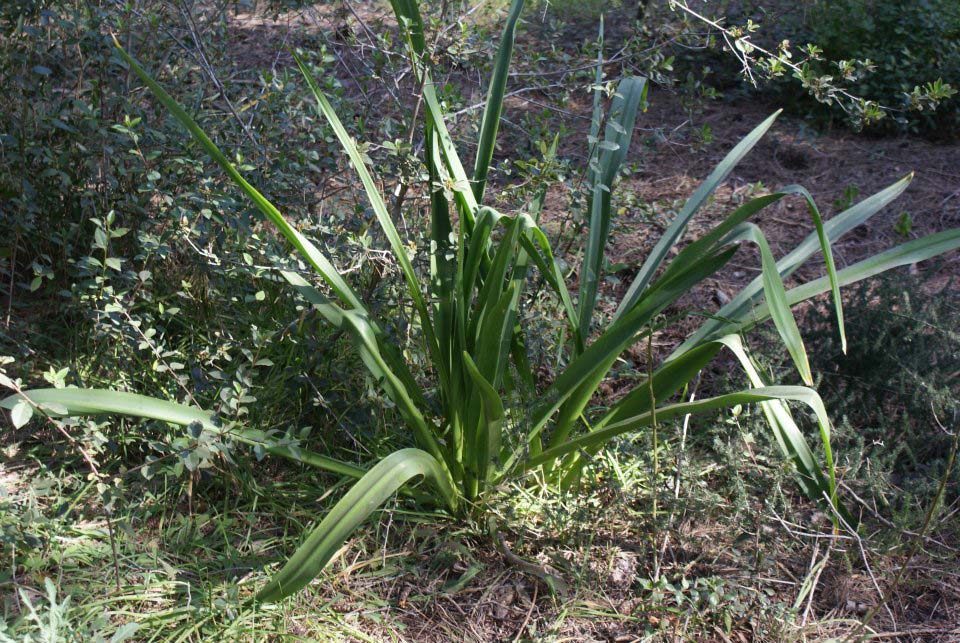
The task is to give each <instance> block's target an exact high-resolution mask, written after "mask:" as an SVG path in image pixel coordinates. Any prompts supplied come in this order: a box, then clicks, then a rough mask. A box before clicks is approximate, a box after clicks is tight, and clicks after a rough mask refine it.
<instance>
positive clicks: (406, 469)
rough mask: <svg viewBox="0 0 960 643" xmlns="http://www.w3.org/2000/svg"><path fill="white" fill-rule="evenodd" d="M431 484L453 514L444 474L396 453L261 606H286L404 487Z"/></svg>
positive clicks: (408, 453)
mask: <svg viewBox="0 0 960 643" xmlns="http://www.w3.org/2000/svg"><path fill="white" fill-rule="evenodd" d="M421 476H422V477H424V478H426V479H429V480H430V481H431V482H432V483H433V484H434V486H436V488H437V490H438V491H439V495H440V496H441V497H442V499H443V501H444V502H445V503H446V505H447V506H448V507H449V508H450V509H451V510H453V511H455V510H456V508H457V504H458V498H457V492H456V490H455V489H454V487H453V485H452V484H451V482H450V480H449V478H448V477H447V473H446V471H445V470H444V468H443V467H442V466H441V465H440V463H439V462H437V460H435V459H434V458H433V457H432V456H431V455H430V454H429V453H426V452H424V451H421V450H419V449H402V450H400V451H396V452H394V453H392V454H390V455H389V456H387V457H386V458H384V459H383V460H381V461H380V462H379V463H377V465H376V466H374V467H373V468H372V469H370V471H368V472H367V473H366V474H365V475H364V476H363V477H362V478H360V480H358V481H357V483H356V484H354V486H353V488H351V489H350V491H348V492H347V493H346V495H345V496H344V497H343V498H341V499H340V501H339V502H337V504H336V505H334V506H333V509H331V510H330V512H329V513H327V515H326V516H325V517H324V519H323V520H322V521H321V522H320V524H319V525H317V527H316V528H315V529H314V530H313V531H312V532H311V533H310V535H309V536H308V537H307V539H306V541H304V543H303V544H302V545H301V546H300V547H299V548H297V550H296V551H295V552H294V554H293V556H291V557H290V559H289V560H288V561H287V562H286V564H284V566H283V567H282V568H281V569H280V571H279V572H277V573H276V574H275V575H274V576H273V578H271V579H270V581H269V582H268V583H267V584H266V585H265V586H264V587H263V589H261V590H260V591H259V592H258V593H257V596H256V600H257V601H260V602H267V603H274V602H277V601H279V600H282V599H284V598H286V597H288V596H290V595H292V594H294V593H296V592H298V591H299V590H301V589H302V588H304V587H306V585H307V584H308V583H309V582H310V581H311V580H313V579H314V578H315V577H316V575H317V574H319V573H320V572H321V571H322V570H323V568H324V567H325V566H326V565H327V563H328V562H330V559H331V558H332V557H333V555H334V554H335V553H336V552H337V550H338V549H339V548H340V546H341V545H342V544H343V542H344V541H345V540H346V539H347V536H349V535H350V534H351V533H352V532H353V531H354V530H355V529H356V528H357V527H359V526H360V524H362V523H363V521H364V520H366V519H367V517H369V516H370V514H372V513H373V512H374V511H376V510H377V508H379V507H380V505H382V504H383V503H384V502H386V501H387V500H388V499H389V498H390V497H391V496H392V495H393V494H394V493H396V491H397V490H398V489H400V487H402V486H403V485H404V484H406V483H407V482H409V481H410V480H412V479H414V478H417V477H421Z"/></svg>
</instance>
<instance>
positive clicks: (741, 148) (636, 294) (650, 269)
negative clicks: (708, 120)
mask: <svg viewBox="0 0 960 643" xmlns="http://www.w3.org/2000/svg"><path fill="white" fill-rule="evenodd" d="M780 111H782V110H778V111H776V112H774V113H773V115H772V116H770V117H768V118H767V119H766V120H765V121H763V122H762V123H760V124H759V125H758V126H757V127H756V128H754V130H753V131H752V132H750V133H749V134H747V136H746V137H744V139H743V140H741V141H740V142H739V143H737V145H736V146H735V147H734V148H733V149H732V150H730V153H729V154H727V156H726V157H725V158H724V159H723V160H722V161H721V162H720V164H719V165H717V167H716V168H715V169H714V170H713V172H711V173H710V176H708V177H707V179H706V180H705V181H704V182H703V184H701V185H700V187H699V188H697V191H696V192H694V193H693V196H691V197H690V199H689V200H688V201H687V202H686V204H685V205H684V206H683V209H682V210H680V213H679V214H677V217H676V218H675V219H674V220H673V222H672V223H671V224H670V225H669V226H668V227H667V230H666V231H665V232H664V233H663V236H662V237H661V238H660V240H659V241H657V244H656V245H655V246H654V248H653V250H652V251H651V252H650V255H649V256H648V257H647V260H646V261H644V263H643V266H641V268H640V272H638V273H637V276H636V278H635V279H634V280H633V283H632V284H630V288H629V289H628V290H627V293H626V294H625V295H624V297H623V300H622V301H621V302H620V305H619V306H618V307H617V311H616V313H614V316H613V319H614V320H617V319H619V318H620V317H622V316H623V315H624V314H625V313H626V311H628V310H629V309H630V308H631V307H632V306H634V305H635V304H636V303H637V301H638V300H639V299H640V297H641V296H642V295H643V291H644V290H646V288H647V286H648V285H650V283H651V281H652V280H653V277H654V275H655V274H656V272H657V269H659V268H660V266H661V265H662V264H663V262H664V260H666V258H667V256H668V255H669V252H670V248H672V247H673V246H674V245H675V244H676V243H677V241H679V240H680V237H681V236H682V235H683V233H684V231H685V230H686V229H687V224H688V223H689V222H690V219H692V218H693V215H695V214H696V213H697V211H698V210H699V209H700V208H701V206H703V204H704V203H706V201H707V199H708V198H709V197H710V195H711V194H713V192H714V191H715V190H716V189H717V187H719V186H720V184H721V183H723V182H724V181H725V180H726V178H727V177H728V176H729V175H730V172H732V171H733V168H734V167H736V165H737V164H738V163H739V162H740V161H741V159H743V157H744V156H746V155H747V153H748V152H750V150H752V149H753V147H754V145H756V144H757V142H759V140H760V139H761V138H762V137H763V135H764V134H765V133H766V132H767V130H768V129H770V126H771V125H773V122H774V120H776V118H777V116H779V115H780Z"/></svg>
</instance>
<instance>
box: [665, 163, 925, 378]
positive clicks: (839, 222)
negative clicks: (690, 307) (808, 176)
mask: <svg viewBox="0 0 960 643" xmlns="http://www.w3.org/2000/svg"><path fill="white" fill-rule="evenodd" d="M912 179H913V174H908V175H907V176H905V177H904V178H902V179H900V180H899V181H897V182H896V183H894V184H892V185H890V186H888V187H887V188H885V189H883V190H881V191H880V192H877V193H876V194H874V195H872V196H870V197H868V198H866V199H864V200H863V201H861V202H860V203H858V204H856V205H854V206H853V207H851V208H848V209H847V210H844V211H843V212H841V213H840V214H838V215H836V216H835V217H833V218H832V219H830V220H829V221H827V222H825V223H824V224H823V232H822V236H823V237H825V238H826V240H827V242H828V243H834V242H835V241H836V240H837V239H839V238H840V237H842V236H843V235H844V234H846V233H847V232H849V231H850V230H852V229H853V228H855V227H857V226H859V225H862V224H863V223H865V222H866V221H867V220H869V219H870V217H872V216H873V215H874V214H876V213H877V212H879V211H880V210H881V209H882V208H883V207H884V206H886V205H887V204H889V203H890V202H891V201H893V200H894V199H896V198H897V197H898V196H900V195H901V194H902V193H903V191H904V190H906V189H907V186H908V185H909V184H910V181H911V180H912ZM822 247H823V244H822V242H821V234H820V232H818V231H814V232H812V233H811V234H809V235H807V237H806V238H804V240H803V241H801V242H800V243H799V244H798V245H797V246H796V247H795V248H794V249H793V250H792V251H791V252H790V253H789V254H787V255H786V256H785V257H783V258H782V259H780V260H779V261H778V262H777V269H778V270H779V271H780V276H781V277H783V278H786V277H787V276H789V275H790V274H792V273H793V272H794V271H795V270H796V269H797V268H799V267H800V266H801V265H803V263H804V262H805V261H806V260H807V259H809V258H810V257H811V256H812V255H813V254H814V253H815V252H816V251H817V250H818V249H820V248H822ZM836 281H837V285H838V288H839V286H840V285H842V283H841V281H840V279H839V273H837V280H836ZM829 287H831V288H832V286H829ZM762 288H763V283H762V279H761V278H760V277H757V278H756V279H754V280H753V281H752V282H750V284H748V285H747V287H746V288H744V289H743V290H741V291H740V292H739V293H738V294H737V295H736V296H735V297H733V299H731V300H730V301H729V302H728V303H727V304H726V305H724V306H723V307H722V308H721V309H720V310H719V311H717V313H716V315H715V316H714V318H713V319H710V320H708V321H707V322H705V323H704V324H703V325H702V326H701V327H700V328H698V329H697V331H696V332H695V333H694V334H693V335H691V336H690V337H688V338H687V339H686V340H685V341H684V342H683V343H682V344H681V345H680V346H678V347H677V348H676V350H674V351H673V353H672V354H671V355H670V357H668V359H673V358H674V357H675V356H677V355H679V354H680V353H682V352H684V351H686V350H689V349H690V348H691V347H692V346H695V345H696V344H700V343H702V342H704V341H707V339H708V338H715V337H719V336H721V335H727V334H729V333H730V328H731V325H730V321H731V320H733V321H739V320H743V319H745V318H746V317H747V316H748V315H749V314H750V310H751V308H753V306H754V305H755V304H756V303H757V301H758V299H759V297H760V294H761V291H762ZM791 305H792V304H791Z"/></svg>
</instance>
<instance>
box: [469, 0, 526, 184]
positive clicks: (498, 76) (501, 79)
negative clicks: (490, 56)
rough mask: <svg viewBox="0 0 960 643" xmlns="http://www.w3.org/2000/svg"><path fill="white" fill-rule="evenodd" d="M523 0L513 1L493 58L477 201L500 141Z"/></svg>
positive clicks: (476, 176)
mask: <svg viewBox="0 0 960 643" xmlns="http://www.w3.org/2000/svg"><path fill="white" fill-rule="evenodd" d="M523 2H524V0H513V2H512V3H511V5H510V13H509V15H508V16H507V24H506V26H505V27H504V28H503V36H501V37H500V47H499V48H498V49H497V56H496V58H495V59H494V61H493V77H492V78H491V79H490V89H489V90H488V92H487V104H486V106H485V107H484V110H483V124H482V125H481V126H480V141H479V144H478V145H477V156H476V159H475V161H474V164H473V195H474V197H475V198H476V200H477V203H482V202H483V191H484V188H485V187H486V185H487V173H488V172H489V171H490V163H491V161H492V160H493V149H494V147H495V146H496V143H497V130H498V129H499V127H500V114H501V113H502V112H503V96H504V93H505V92H506V87H507V72H508V71H509V69H510V59H511V57H512V56H513V42H514V38H515V36H516V32H517V21H518V20H519V19H520V12H521V11H523Z"/></svg>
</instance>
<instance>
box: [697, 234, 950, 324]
mask: <svg viewBox="0 0 960 643" xmlns="http://www.w3.org/2000/svg"><path fill="white" fill-rule="evenodd" d="M958 248H960V229H954V230H945V231H943V232H937V233H935V234H931V235H927V236H926V237H921V238H919V239H914V240H912V241H908V242H907V243H904V244H901V245H899V246H895V247H893V248H890V249H889V250H885V251H883V252H880V253H877V254H875V255H874V256H872V257H870V258H868V259H864V260H863V261H859V262H857V263H855V264H853V265H852V266H848V267H846V268H844V269H842V270H840V271H838V272H837V283H838V284H839V285H840V287H843V286H849V285H850V284H854V283H857V282H858V281H862V280H864V279H869V278H870V277H873V276H875V275H879V274H880V273H882V272H886V271H888V270H892V269H893V268H898V267H900V266H909V265H912V264H915V263H920V262H921V261H926V260H927V259H932V258H933V257H937V256H940V255H942V254H945V253H947V252H950V251H952V250H956V249H958ZM830 289H831V284H830V280H829V279H828V278H827V277H820V278H819V279H815V280H813V281H810V282H807V283H805V284H803V285H802V286H797V287H796V288H791V289H790V290H788V291H787V304H789V305H790V306H794V305H796V304H799V303H800V302H802V301H806V300H808V299H810V298H811V297H816V296H817V295H820V294H823V293H825V292H827V291H829V290H830ZM769 317H770V309H769V307H768V306H767V304H766V303H762V304H760V305H759V306H757V307H756V308H754V309H753V310H751V311H750V313H749V315H747V316H744V317H743V318H742V320H741V321H739V322H732V323H730V322H728V323H726V324H723V325H720V326H719V327H717V331H715V332H719V331H723V330H727V331H735V332H745V331H747V330H750V329H751V328H753V327H754V326H756V325H757V324H759V323H761V322H763V321H764V320H766V319H768V318H769Z"/></svg>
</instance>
